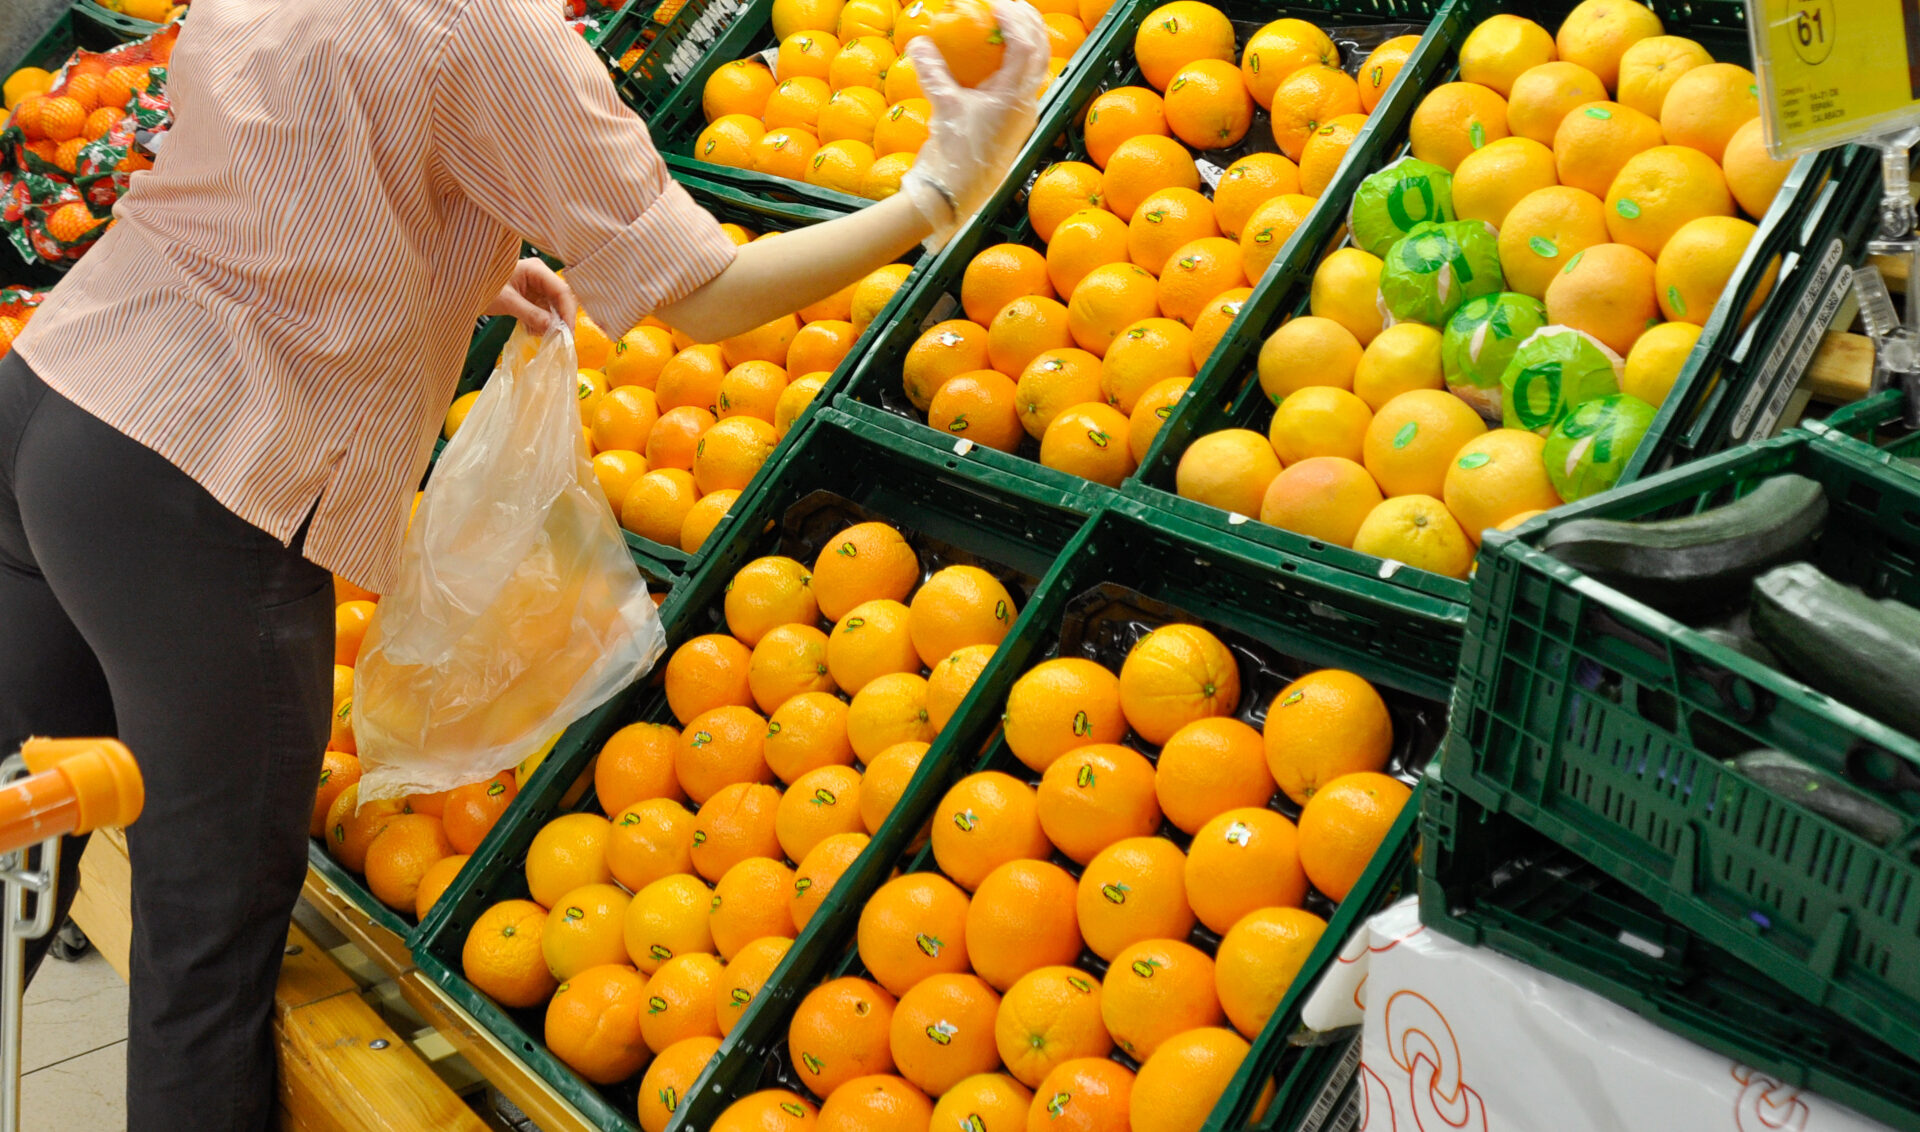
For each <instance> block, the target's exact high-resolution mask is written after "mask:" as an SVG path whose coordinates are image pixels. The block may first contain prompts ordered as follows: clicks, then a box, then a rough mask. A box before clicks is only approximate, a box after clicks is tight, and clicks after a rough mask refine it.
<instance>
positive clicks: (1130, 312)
mask: <svg viewBox="0 0 1920 1132" xmlns="http://www.w3.org/2000/svg"><path fill="white" fill-rule="evenodd" d="M1158 313H1160V300H1159V295H1158V288H1157V285H1156V283H1155V281H1154V277H1153V275H1152V274H1151V273H1149V272H1148V271H1146V270H1145V269H1143V268H1141V267H1138V266H1135V265H1134V264H1131V263H1110V264H1107V265H1106V266H1104V267H1096V268H1094V269H1093V270H1092V271H1090V272H1088V273H1087V274H1086V277H1085V278H1083V279H1081V280H1080V282H1079V283H1077V284H1075V285H1074V288H1073V298H1072V300H1071V301H1069V302H1068V304H1067V329H1068V330H1069V331H1070V332H1071V333H1072V335H1073V340H1074V342H1075V343H1077V344H1078V345H1079V347H1080V348H1081V349H1083V350H1086V351H1087V352H1088V353H1091V354H1093V355H1094V356H1095V357H1102V356H1104V355H1105V354H1106V352H1107V347H1109V346H1111V345H1112V344H1113V340H1114V339H1115V338H1117V337H1119V336H1120V332H1121V331H1123V330H1125V329H1126V328H1127V327H1129V326H1132V325H1133V324H1134V323H1136V322H1138V321H1140V320H1141V319H1143V318H1152V317H1153V316H1154V315H1156V314H1158Z"/></svg>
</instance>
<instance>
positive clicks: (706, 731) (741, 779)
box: [673, 704, 773, 806]
mask: <svg viewBox="0 0 1920 1132" xmlns="http://www.w3.org/2000/svg"><path fill="white" fill-rule="evenodd" d="M766 736H767V721H766V719H765V718H763V717H762V716H761V715H760V714H759V713H758V712H756V711H754V710H753V709H752V708H745V707H741V706H739V705H737V704H727V705H723V706H721V707H717V708H713V709H711V710H709V711H704V712H702V713H700V714H699V715H697V716H694V717H693V718H692V719H690V720H688V721H687V726H686V730H684V731H682V732H681V733H680V740H679V742H678V743H677V744H676V745H675V749H674V755H673V767H674V773H675V774H676V775H677V776H678V777H679V779H680V786H681V788H682V789H683V790H685V791H686V796H687V797H688V798H691V799H692V800H693V801H694V803H695V804H696V805H702V806H704V804H705V803H706V802H707V800H708V799H710V798H713V797H714V796H715V795H717V794H719V792H720V791H721V790H722V789H723V788H725V787H728V786H732V785H734V784H736V783H747V782H772V781H773V771H772V770H771V769H770V768H769V767H768V766H767V760H766V750H765V744H766Z"/></svg>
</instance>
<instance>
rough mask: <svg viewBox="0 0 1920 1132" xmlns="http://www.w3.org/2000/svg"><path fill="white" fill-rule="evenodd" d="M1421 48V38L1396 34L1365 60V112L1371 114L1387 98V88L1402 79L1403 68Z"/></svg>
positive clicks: (1361, 79) (1362, 106) (1362, 88)
mask: <svg viewBox="0 0 1920 1132" xmlns="http://www.w3.org/2000/svg"><path fill="white" fill-rule="evenodd" d="M1419 46H1420V37H1419V36H1417V35H1396V36H1394V37H1393V38H1392V39H1389V40H1387V41H1386V42H1385V43H1383V44H1381V45H1380V46H1378V47H1376V48H1374V49H1373V51H1372V53H1370V54H1369V55H1368V56H1367V57H1366V58H1365V59H1363V60H1361V62H1360V74H1359V86H1360V109H1361V111H1362V112H1363V113H1367V114H1371V113H1373V108H1374V107H1376V106H1378V105H1380V100H1381V99H1383V98H1385V97H1386V96H1387V88H1388V87H1390V86H1392V85H1393V80H1394V79H1396V78H1398V77H1399V75H1400V68H1402V67H1404V66H1406V64H1407V60H1408V59H1411V58H1412V57H1413V52H1414V49H1415V48H1417V47H1419Z"/></svg>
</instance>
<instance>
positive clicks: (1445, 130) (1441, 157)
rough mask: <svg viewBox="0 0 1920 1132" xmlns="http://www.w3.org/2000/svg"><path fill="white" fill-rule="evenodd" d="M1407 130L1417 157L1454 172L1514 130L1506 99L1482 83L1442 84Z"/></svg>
mask: <svg viewBox="0 0 1920 1132" xmlns="http://www.w3.org/2000/svg"><path fill="white" fill-rule="evenodd" d="M1599 97H1602V98H1604V97H1606V96H1605V95H1604V94H1602V95H1600V96H1599ZM1407 131H1408V138H1409V141H1410V143H1411V145H1412V148H1413V155H1414V156H1415V157H1417V158H1419V159H1420V160H1422V161H1430V162H1432V163H1433V164H1435V165H1438V166H1440V167H1441V168H1442V169H1445V170H1447V171H1448V172H1452V171H1453V170H1454V169H1456V168H1458V167H1459V165H1460V162H1461V161H1462V160H1463V159H1465V158H1466V156H1467V154H1469V153H1472V152H1473V151H1474V150H1476V149H1479V148H1480V147H1481V146H1483V145H1486V144H1487V143H1488V142H1493V141H1498V140H1500V139H1501V138H1504V137H1506V136H1508V135H1509V133H1511V131H1510V130H1509V129H1508V128H1507V100H1506V99H1505V98H1503V97H1501V96H1500V95H1499V94H1498V93H1497V92H1495V91H1494V90H1492V89H1490V88H1488V87H1484V86H1481V85H1480V84H1479V83H1462V82H1453V83H1442V84H1441V85H1439V86H1437V87H1434V88H1433V90H1431V91H1429V92H1428V93H1427V96H1426V97H1425V98H1423V99H1421V100H1420V104H1419V105H1418V106H1416V107H1414V110H1413V117H1412V118H1411V119H1409V121H1408V126H1407ZM1547 140H1548V141H1552V140H1553V139H1552V135H1548V138H1547Z"/></svg>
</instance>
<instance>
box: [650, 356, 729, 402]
mask: <svg viewBox="0 0 1920 1132" xmlns="http://www.w3.org/2000/svg"><path fill="white" fill-rule="evenodd" d="M727 369H728V366H727V363H726V360H725V359H724V358H723V357H722V355H721V353H720V347H718V346H689V347H687V348H686V349H684V350H682V351H680V352H679V353H677V354H675V355H674V356H673V357H671V358H669V359H668V360H667V364H666V365H664V366H662V367H660V380H659V381H658V382H657V383H656V384H655V386H654V400H655V404H657V405H658V406H659V408H660V411H661V412H662V413H670V412H672V411H673V410H675V409H677V408H680V407H681V406H683V405H686V406H691V407H693V408H696V409H703V410H706V411H707V412H712V411H713V406H714V402H716V401H718V400H719V399H720V382H721V381H722V380H723V379H725V378H726V376H727Z"/></svg>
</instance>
